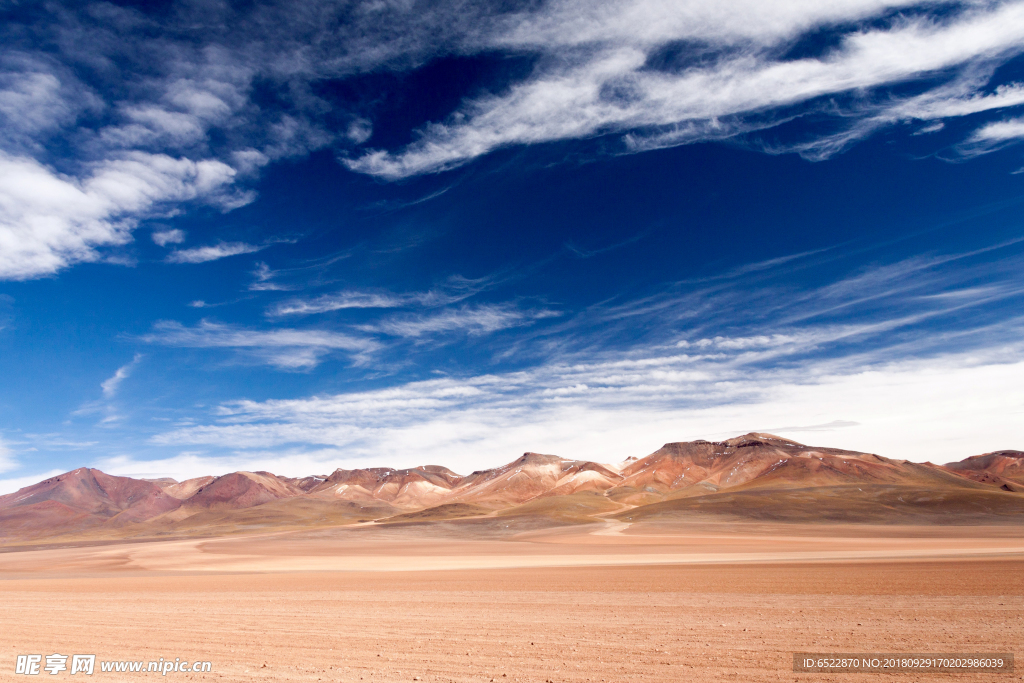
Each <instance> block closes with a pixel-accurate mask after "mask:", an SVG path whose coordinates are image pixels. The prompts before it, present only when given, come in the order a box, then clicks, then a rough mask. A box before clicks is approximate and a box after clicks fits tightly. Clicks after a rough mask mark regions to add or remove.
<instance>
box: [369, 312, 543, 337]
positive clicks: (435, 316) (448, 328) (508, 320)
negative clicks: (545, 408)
mask: <svg viewBox="0 0 1024 683" xmlns="http://www.w3.org/2000/svg"><path fill="white" fill-rule="evenodd" d="M559 315H561V314H560V313H558V312H557V311H549V310H541V311H523V310H520V309H517V308H514V307H513V306H510V305H507V304H481V305H478V306H463V307H461V308H452V309H447V310H443V311H440V312H438V313H430V314H409V315H402V316H396V317H393V318H389V319H386V320H382V321H381V322H377V323H373V324H370V325H360V326H358V329H361V330H363V331H365V332H378V333H383V334H387V335H391V336H394V337H411V338H415V337H422V336H425V335H428V334H436V333H444V332H462V333H465V334H469V335H481V334H489V333H491V332H497V331H498V330H504V329H508V328H510V327H519V326H522V325H529V324H531V323H533V322H534V321H536V320H540V319H542V318H552V317H557V316H559Z"/></svg>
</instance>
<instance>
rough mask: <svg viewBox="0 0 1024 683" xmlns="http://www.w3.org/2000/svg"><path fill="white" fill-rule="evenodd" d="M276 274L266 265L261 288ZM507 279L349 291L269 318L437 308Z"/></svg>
mask: <svg viewBox="0 0 1024 683" xmlns="http://www.w3.org/2000/svg"><path fill="white" fill-rule="evenodd" d="M272 275H273V274H272V273H270V271H269V269H267V268H266V266H265V265H263V266H262V267H261V269H259V270H258V271H257V274H256V276H257V279H258V280H259V282H258V283H257V286H259V285H260V283H262V282H264V281H266V280H269V279H270V278H271V277H272ZM506 279H507V276H503V275H502V274H495V275H489V276H486V277H481V278H474V279H470V278H465V277H462V276H460V275H453V276H451V277H448V278H447V279H446V280H445V281H444V282H442V283H440V284H439V285H438V286H437V287H434V288H433V289H430V290H427V291H425V292H403V293H392V292H384V291H365V290H363V291H361V290H352V289H348V290H343V291H340V292H332V293H330V294H322V295H320V296H317V297H312V298H301V297H295V298H293V299H289V300H287V301H282V302H279V303H277V304H274V305H273V306H271V307H270V308H268V309H267V316H268V317H271V318H279V317H285V316H290V315H314V314H318V313H329V312H331V311H341V310H345V309H348V308H407V307H420V306H422V307H427V308H436V307H439V306H448V305H451V304H455V303H458V302H460V301H464V300H465V299H468V298H470V297H472V296H475V295H477V294H479V293H480V292H483V291H485V290H487V289H490V288H492V287H494V286H495V285H496V284H499V283H500V282H503V281H504V280H506Z"/></svg>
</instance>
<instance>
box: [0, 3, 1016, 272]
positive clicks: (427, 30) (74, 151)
mask: <svg viewBox="0 0 1024 683" xmlns="http://www.w3.org/2000/svg"><path fill="white" fill-rule="evenodd" d="M98 7H99V6H94V5H89V6H88V7H86V6H82V7H80V8H79V7H67V8H64V10H63V11H61V12H59V13H51V12H40V13H29V14H27V15H24V16H23V17H22V16H19V17H14V16H12V17H9V21H8V23H7V24H6V28H7V31H6V32H5V34H4V37H5V39H6V40H7V43H6V45H5V46H6V47H7V48H8V49H7V51H6V52H5V53H4V55H3V56H2V58H0V119H2V121H0V124H2V125H0V149H2V150H3V152H2V154H0V244H2V245H3V249H0V278H4V279H26V278H33V277H40V276H46V275H50V274H53V273H55V272H58V271H60V270H61V269H63V268H66V267H68V266H70V265H72V264H74V263H78V262H82V261H100V260H102V259H103V258H104V253H105V251H106V250H108V249H110V248H113V247H119V246H123V245H126V244H128V243H129V242H130V240H131V234H132V232H133V230H135V229H136V228H137V227H138V225H139V224H140V223H141V222H142V221H143V220H145V219H146V218H148V217H152V216H161V215H166V214H169V213H175V212H178V211H181V210H183V209H185V208H187V205H189V204H191V203H205V204H210V205H213V206H216V207H219V208H221V209H222V210H231V209H232V208H235V207H238V206H241V205H244V204H246V203H247V202H250V201H252V200H253V198H254V196H255V195H254V194H253V192H252V191H251V190H250V189H249V184H250V183H251V182H252V179H254V178H255V177H256V176H257V175H258V173H259V172H260V169H261V168H263V167H265V166H266V165H267V164H269V163H272V162H274V161H276V160H280V159H284V158H288V157H295V156H301V155H304V154H307V153H308V152H310V151H311V150H315V149H320V148H323V147H328V146H330V147H333V148H334V149H335V151H336V152H337V153H338V154H339V155H340V157H342V158H343V159H345V160H346V163H347V164H348V165H349V167H350V168H352V169H353V170H356V171H358V172H362V173H369V174H372V175H376V176H378V177H382V178H402V177H407V176H411V175H416V174H422V173H432V172H436V171H440V170H443V169H446V168H451V167H454V166H457V165H459V164H463V163H466V162H467V161H470V160H472V159H475V158H478V157H480V156H482V155H485V154H488V153H489V152H491V151H493V150H495V149H499V148H502V147H507V146H511V145H532V144H537V143H544V142H551V141H559V140H570V139H581V138H588V137H594V136H604V135H616V136H619V137H620V138H621V141H622V144H621V146H619V147H618V149H617V151H618V152H622V153H630V152H641V151H644V150H647V149H652V148H657V147H664V146H669V145H679V144H688V143H692V142H697V141H708V140H720V139H723V138H727V137H735V136H744V135H748V134H750V133H753V132H755V131H765V130H766V129H769V128H771V127H773V126H776V125H777V124H779V123H781V122H785V121H793V120H796V119H798V118H801V117H809V118H813V119H814V120H815V121H816V122H818V123H820V124H822V125H815V126H814V127H813V128H814V130H815V131H818V132H816V133H814V134H810V133H809V135H810V137H809V138H808V139H806V140H797V141H785V140H783V141H764V140H762V141H757V140H753V139H751V140H750V144H752V145H755V146H761V147H762V148H764V149H766V150H767V151H795V152H799V153H802V154H804V155H805V156H807V157H809V158H823V157H825V156H828V155H830V154H834V153H837V152H839V151H841V150H843V149H845V148H846V147H847V146H849V145H850V144H852V143H853V142H855V141H856V140H859V139H862V138H864V137H865V136H868V135H871V134H872V133H873V132H875V131H877V130H880V129H881V128H883V127H886V126H892V125H897V124H899V123H901V122H905V121H927V122H935V124H936V125H937V124H938V123H942V122H943V121H946V120H950V119H954V118H957V117H963V116H968V115H972V116H977V115H979V114H984V113H986V112H989V113H992V112H1000V111H1001V110H1003V109H1007V108H1011V107H1019V106H1021V103H1022V100H1021V98H1022V96H1024V90H1022V86H1021V85H1020V84H1017V83H1005V82H1004V83H1000V82H995V81H993V77H1001V76H1000V75H999V74H1000V73H1001V72H1000V71H999V67H1000V66H1002V65H1005V64H1007V63H1009V62H1010V60H1012V59H1014V58H1015V57H1016V56H1018V55H1019V54H1020V53H1021V51H1022V50H1024V47H1022V46H1024V28H1022V27H1024V20H1022V17H1024V3H1021V2H1019V1H1009V0H1007V1H998V0H997V1H995V2H983V3H974V2H970V3H961V4H954V5H949V4H938V5H935V4H932V5H921V4H920V3H914V2H911V0H839V1H837V2H828V3H813V2H811V3H808V2H797V1H786V2H771V3H751V2H745V1H734V2H717V3H708V2H703V1H699V0H684V1H682V2H679V1H676V0H626V1H614V2H613V1H612V0H595V1H594V2H589V3H587V4H586V6H585V7H581V6H580V4H579V3H576V2H571V1H570V0H554V1H553V2H545V3H534V4H528V5H521V4H520V5H515V6H509V5H508V4H507V3H498V2H487V1H481V2H448V3H433V4H431V5H430V7H424V6H420V5H415V6H413V5H410V4H408V3H376V4H372V7H371V5H359V6H358V8H357V9H353V7H352V6H349V5H347V4H344V3H341V4H337V3H334V4H332V3H323V2H313V1H310V2H302V3H300V7H301V9H299V10H296V5H295V3H284V2H268V3H260V4H258V5H245V6H240V5H231V4H230V3H228V4H221V5H217V6H212V5H210V6H206V7H204V9H203V12H204V14H203V17H204V18H203V22H202V25H204V26H217V27H219V28H218V30H216V31H213V30H210V31H208V32H205V33H204V32H203V31H197V30H195V27H194V25H193V23H192V18H191V17H190V15H189V13H188V12H182V13H171V14H168V15H161V17H160V20H159V22H157V21H156V20H154V19H153V17H152V16H150V15H147V14H146V13H145V12H143V11H140V10H137V9H134V8H130V7H121V6H115V5H109V4H108V5H103V8H102V9H97V8H98ZM911 7H912V8H913V9H914V11H913V12H908V13H901V12H900V10H902V9H904V8H911ZM115 26H116V27H117V29H116V31H115V29H113V28H112V27H115ZM822 34H826V35H828V36H829V37H830V38H831V39H832V40H830V41H827V42H828V44H829V47H828V48H827V49H820V50H816V49H813V48H810V47H808V46H809V45H812V44H813V43H814V42H815V41H808V40H806V39H807V38H808V37H812V36H815V35H822ZM40 45H45V46H47V47H45V48H41V47H40ZM453 53H454V54H459V55H469V56H472V55H480V54H495V53H506V54H508V53H512V54H517V55H529V56H530V58H531V60H532V64H533V67H532V69H531V70H530V71H529V73H528V74H527V75H525V76H523V77H521V78H518V79H517V80H512V81H500V82H494V83H488V84H487V92H488V93H490V94H487V95H475V96H473V97H471V98H470V99H467V100H465V101H463V102H462V103H461V104H460V105H458V106H457V107H456V109H455V111H452V112H450V116H444V117H442V118H440V119H439V120H436V121H433V122H427V123H425V124H424V125H422V126H420V127H419V129H418V130H416V131H412V132H413V133H414V135H413V140H414V141H413V142H412V143H411V144H409V145H406V146H405V147H402V148H397V149H366V148H365V147H364V145H366V144H368V143H373V141H374V139H375V138H374V137H371V136H372V133H373V130H374V128H375V125H376V122H374V121H373V120H372V114H370V113H368V112H366V111H362V110H361V106H360V104H359V103H358V102H351V103H345V102H336V101H330V102H328V101H326V100H325V99H323V98H322V97H320V96H319V95H317V94H316V89H315V88H313V87H310V86H311V84H313V83H316V82H323V81H324V80H325V79H335V80H344V79H345V78H347V77H349V76H352V75H354V74H361V73H371V72H381V71H388V70H392V71H408V70H411V69H415V68H417V67H418V66H420V65H422V64H424V63H427V62H429V61H431V60H432V59H435V58H438V57H442V56H444V55H446V54H453ZM100 64H102V65H103V68H101V69H100V68H97V67H96V65H100ZM143 74H144V75H145V76H144V77H143V76H142V75H143ZM111 83H118V84H123V87H121V85H119V86H118V87H116V88H114V87H111V85H110V84H111ZM257 83H258V84H259V91H260V92H264V93H272V95H268V97H264V98H262V99H261V101H260V102H259V104H257V103H256V102H255V101H254V95H253V93H254V92H256V90H257V88H255V87H254V86H255V84H257ZM268 102H280V103H281V106H271V105H268V104H267V103H268ZM1015 120H1016V119H1008V120H1007V121H1005V122H1002V123H1000V122H991V121H990V122H989V123H984V122H980V127H979V129H978V133H977V135H976V137H977V140H975V143H970V142H969V141H968V143H969V144H968V145H967V147H966V148H965V149H966V151H967V152H968V153H979V152H981V151H986V150H987V149H990V148H991V143H992V142H993V141H994V140H996V139H998V140H1000V141H1001V143H1000V144H1005V143H1008V142H1013V141H1016V140H1018V139H1019V136H1018V135H1016V134H1015V133H1014V131H1015V130H1016V129H1015V128H1013V124H1012V122H1013V121H1015ZM989 124H991V125H992V127H991V128H990V127H989ZM417 125H418V124H417ZM933 128H934V126H933ZM822 130H825V131H826V132H821V131H822ZM981 140H984V141H985V143H986V144H985V145H981V144H976V143H978V141H981ZM986 145H987V146H986ZM55 149H61V150H66V154H65V156H64V158H62V159H59V160H55V159H54V158H53V156H52V150H55ZM158 239H160V238H158ZM168 243H171V242H168Z"/></svg>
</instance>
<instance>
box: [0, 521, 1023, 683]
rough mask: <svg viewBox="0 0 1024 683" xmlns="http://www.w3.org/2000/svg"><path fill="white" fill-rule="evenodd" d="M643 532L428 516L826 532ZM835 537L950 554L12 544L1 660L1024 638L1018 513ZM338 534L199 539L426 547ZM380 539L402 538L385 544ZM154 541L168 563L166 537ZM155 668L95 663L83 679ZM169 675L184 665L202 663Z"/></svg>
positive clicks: (222, 671) (597, 654) (782, 661)
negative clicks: (468, 563) (439, 560)
mask: <svg viewBox="0 0 1024 683" xmlns="http://www.w3.org/2000/svg"><path fill="white" fill-rule="evenodd" d="M636 531H637V530H635V529H633V530H629V531H628V532H627V535H629V536H632V537H633V538H632V539H631V540H630V541H629V542H627V543H625V544H623V543H618V542H614V541H615V537H614V536H613V537H612V538H611V540H612V541H613V542H612V543H611V544H609V543H608V537H607V536H606V537H605V538H604V540H600V542H599V543H597V545H596V547H598V548H599V549H600V550H595V549H594V548H595V545H594V544H590V545H588V543H587V542H586V540H587V539H586V537H585V536H581V535H580V534H579V532H578V531H572V532H559V533H560V534H561V536H559V534H558V533H556V534H554V535H552V534H543V533H542V534H539V535H535V536H534V537H533V539H532V540H531V541H529V542H525V543H524V542H523V541H521V540H519V541H509V540H483V539H480V540H478V541H475V542H474V541H464V542H462V541H460V542H455V541H451V542H449V544H448V545H447V546H446V545H445V543H444V542H443V541H441V540H440V539H429V538H428V539H424V538H422V533H421V534H419V535H420V536H421V538H420V542H421V543H427V542H428V541H429V545H430V546H432V547H433V548H434V551H435V554H434V556H437V553H438V552H440V551H441V550H444V549H447V551H448V552H449V554H450V555H451V556H459V557H470V558H473V557H477V558H479V557H487V556H492V557H493V556H499V557H508V556H517V555H524V556H530V557H558V558H572V557H574V556H575V557H593V556H595V555H600V554H602V553H606V554H607V555H608V558H609V560H611V559H612V558H614V557H627V556H628V555H629V554H630V551H631V550H632V549H637V550H639V552H641V553H643V554H652V551H651V548H658V549H659V551H661V552H664V553H666V554H668V555H679V554H685V553H686V551H687V550H690V551H692V552H694V553H698V554H699V553H706V552H709V549H712V550H715V551H716V552H718V553H720V554H721V553H728V552H729V548H732V549H733V550H734V551H735V552H736V553H739V554H750V553H752V552H756V551H757V550H758V549H757V548H755V547H753V546H752V544H753V545H756V539H757V538H761V539H762V546H763V547H761V548H760V549H759V550H760V551H762V552H776V553H779V552H786V551H787V550H794V549H797V548H801V547H802V546H803V545H804V544H806V542H807V541H806V539H807V538H815V537H816V536H814V534H812V533H810V531H809V530H807V529H785V528H779V529H775V530H774V533H766V532H767V531H771V530H770V529H769V530H766V529H757V530H756V532H757V533H753V534H750V533H737V532H736V531H733V532H732V537H731V539H730V536H729V533H707V534H704V535H702V534H694V533H692V532H688V535H675V537H674V538H673V536H674V535H673V534H672V533H668V534H665V533H663V532H664V530H662V531H660V532H658V533H657V534H655V533H653V532H654V531H657V530H655V529H650V530H648V531H650V532H652V533H651V535H650V536H649V537H648V538H643V537H642V536H643V534H637V533H636ZM718 531H721V530H718ZM787 533H788V535H787ZM414 535H416V534H415V533H414ZM659 535H660V536H661V537H662V538H661V540H660V541H659V540H658V539H657V538H655V537H656V536H659ZM828 535H831V536H833V537H836V538H840V537H841V538H842V539H846V540H845V541H842V540H837V541H836V543H835V544H834V545H833V546H829V548H834V547H837V546H839V547H848V548H854V549H855V548H858V547H860V546H861V545H862V544H867V545H873V546H874V547H876V548H878V547H882V548H889V549H890V550H893V551H895V550H898V549H899V548H900V547H902V548H904V549H911V550H913V549H917V550H920V549H921V548H922V547H926V548H930V549H931V550H930V553H931V554H932V555H933V556H935V555H937V556H941V555H943V554H946V555H952V556H954V557H953V558H952V559H928V560H921V559H917V560H912V559H907V558H906V557H903V558H898V559H896V560H884V561H883V560H874V561H861V562H837V561H825V560H826V559H827V558H822V560H821V561H816V562H790V563H768V564H765V563H752V562H750V561H743V560H742V558H739V557H737V558H736V559H737V561H734V562H730V563H727V564H678V565H663V564H656V565H640V564H637V565H629V566H568V567H525V568H523V567H520V568H507V567H506V568H501V569H452V570H448V571H430V570H424V571H403V572H382V571H312V572H310V571H280V570H278V571H266V572H263V573H253V572H240V571H237V570H232V571H231V572H229V573H222V572H220V571H217V570H216V569H215V568H214V567H212V566H210V567H206V568H197V567H195V566H193V567H192V568H191V569H188V568H185V567H184V566H178V567H176V568H175V571H173V572H171V573H168V572H165V571H162V570H161V568H160V567H158V566H155V565H152V566H149V567H145V568H144V567H141V566H137V565H134V566H133V565H132V564H131V563H121V564H116V563H114V564H111V562H112V561H113V557H114V556H111V555H109V553H110V552H112V551H114V550H118V549H119V550H121V551H124V550H125V549H126V547H109V546H108V547H104V548H86V549H69V550H48V551H38V552H25V553H5V554H3V555H0V572H2V574H0V576H2V577H3V578H4V579H6V580H2V581H0V594H2V595H0V624H3V629H2V640H0V649H2V650H3V651H2V652H0V662H5V663H4V664H2V665H0V680H25V679H24V677H21V676H14V675H13V670H14V658H15V655H17V654H25V653H38V654H51V653H53V652H60V653H63V654H71V653H95V654H97V655H98V657H99V659H101V660H102V659H139V660H146V661H148V660H151V659H157V658H159V657H164V658H165V659H167V658H170V659H173V658H174V657H182V658H187V659H190V660H196V659H201V660H210V661H211V662H213V673H212V674H205V678H206V679H208V680H224V681H250V680H252V681H316V680H323V681H359V680H363V681H367V682H369V681H382V682H383V681H413V680H415V679H416V678H419V679H420V680H422V681H490V680H491V679H494V680H500V681H581V682H582V681H594V682H596V681H607V682H610V681H626V680H628V681H641V680H643V681H651V680H654V681H680V680H687V681H718V680H722V681H784V680H795V681H815V682H817V681H829V680H836V681H845V680H849V681H870V680H872V679H873V676H874V675H872V674H848V675H834V676H821V675H816V674H813V675H812V674H793V673H792V671H791V661H792V653H793V652H794V651H837V652H843V651H845V652H851V651H852V652H958V651H960V652H979V651H987V652H993V651H1014V650H1015V649H1019V648H1020V645H1021V644H1022V643H1024V581H1022V580H1021V579H1022V577H1024V554H1022V553H1020V548H1021V545H1022V544H1021V539H1020V538H1019V532H1017V531H1013V530H999V529H994V530H989V532H987V537H986V532H984V530H982V532H981V533H979V530H977V529H975V530H973V531H969V532H967V533H963V534H960V533H959V532H958V531H957V530H946V532H945V533H940V532H937V530H936V529H922V530H919V532H918V533H916V534H915V533H914V532H913V530H909V531H908V530H907V529H901V530H900V529H898V530H889V533H888V536H889V538H888V540H886V538H884V536H885V535H886V534H885V532H884V530H883V531H879V532H878V533H877V534H873V533H865V529H848V530H846V533H839V534H837V533H836V531H835V530H834V529H833V530H832V533H831V534H828ZM666 536H667V537H669V538H670V539H671V540H670V542H666V541H665V537H666ZM901 536H902V537H903V538H900V537H901ZM928 536H931V538H927V537H928ZM957 536H960V537H959V538H957ZM723 537H724V538H723ZM346 538H348V542H344V541H345V539H346ZM894 539H896V540H899V541H900V542H899V543H898V544H897V543H895V542H894ZM336 542H337V545H335V546H332V543H331V542H330V537H329V538H328V539H326V540H325V539H324V538H319V539H310V538H307V537H305V536H302V535H299V536H298V537H295V536H291V537H288V536H282V537H269V538H265V539H263V540H260V541H257V540H256V539H250V540H249V541H248V542H243V540H242V539H231V540H224V541H215V542H208V545H207V546H206V547H207V548H208V549H209V550H210V553H208V554H212V555H216V556H217V557H226V556H230V555H231V553H230V551H232V550H234V551H238V552H241V551H242V550H243V549H244V550H245V555H244V557H247V558H252V557H256V558H261V557H267V558H272V559H274V560H275V562H277V563H280V562H283V561H284V560H286V559H287V558H288V557H292V558H293V559H294V558H309V557H316V555H315V554H314V553H313V552H312V548H315V547H317V548H319V549H320V552H321V555H320V556H321V557H324V556H326V557H329V558H335V559H336V558H338V557H359V556H360V553H371V552H372V555H373V556H375V557H381V556H390V557H392V558H393V559H394V560H395V561H399V562H402V563H415V562H416V561H417V560H418V559H419V560H422V559H423V557H424V555H422V552H423V550H422V548H421V546H418V545H417V543H416V542H415V541H414V539H413V538H411V537H410V535H409V534H407V533H404V532H403V533H397V534H394V535H393V537H391V536H389V533H382V532H379V531H375V532H374V534H371V535H367V536H366V537H365V540H363V541H359V542H362V543H364V544H365V546H364V547H362V548H360V547H358V542H357V543H356V545H355V546H353V545H352V543H353V539H352V538H350V537H347V535H346V534H341V535H340V536H337V537H336ZM237 543H241V545H236V544H237ZM474 543H478V544H479V545H477V546H474ZM631 544H632V545H631ZM659 544H660V545H659ZM243 546H247V547H245V548H243ZM1014 546H1015V547H1016V551H1014V549H1013V548H1014ZM332 547H333V550H332ZM474 547H475V548H476V550H478V551H479V552H477V553H474V552H473V548H474ZM982 547H989V548H993V547H1000V548H1002V551H1001V552H1000V554H1001V555H1002V557H989V558H983V559H979V558H977V557H967V556H965V557H955V555H956V553H957V552H958V551H960V550H963V549H971V548H974V549H977V548H982ZM382 548H383V549H385V550H389V552H388V553H385V555H381V552H383V551H382ZM339 549H342V550H339ZM826 550H828V548H826ZM147 551H148V552H149V553H150V555H149V556H148V557H149V558H150V560H149V561H150V562H154V561H155V560H154V558H155V557H157V555H154V554H153V553H154V552H155V550H154V548H148V550H147ZM299 551H301V552H299ZM101 552H102V553H108V554H107V555H104V557H105V558H106V559H104V560H103V561H102V562H94V563H92V564H91V565H90V564H89V563H88V562H86V563H84V564H81V565H79V566H77V567H73V566H70V565H68V566H64V567H58V566H55V565H54V564H52V560H53V559H54V555H55V554H59V553H65V560H67V559H69V555H68V553H70V554H73V555H75V556H76V557H78V558H79V559H81V560H83V561H84V560H85V559H86V558H87V557H89V556H92V557H93V559H94V560H95V559H96V555H97V553H101ZM346 553H348V554H346ZM201 554H202V553H201V551H200V555H201ZM367 556H368V555H367ZM33 563H34V565H33ZM278 566H282V565H280V564H279V565H278ZM292 569H300V567H298V566H293V567H292ZM1018 656H1020V652H1018ZM264 665H265V666H264ZM1022 673H1024V672H1022V671H1021V667H1020V666H1019V665H1018V671H1017V673H1015V674H1013V675H1012V677H1011V676H1005V675H1003V676H998V677H997V678H996V677H993V675H991V674H988V675H978V674H976V675H952V674H941V675H940V674H933V675H931V676H930V677H929V676H928V675H909V674H903V675H893V674H886V675H885V680H887V681H891V680H896V681H925V680H942V681H957V680H972V681H992V680H1019V679H1020V678H1021V676H1022ZM66 675H67V673H66V672H65V673H64V674H62V675H61V676H66ZM43 676H45V678H46V679H47V680H58V679H59V678H60V677H61V676H54V677H51V676H48V675H46V674H45V673H44V674H43ZM152 676H154V674H148V675H147V674H135V675H131V674H120V675H117V674H101V673H100V672H98V671H97V673H96V674H95V678H94V679H90V680H111V681H113V680H132V679H137V678H139V677H142V678H146V677H150V678H151V677H152ZM168 677H169V678H172V679H173V678H178V679H182V680H191V679H192V674H184V673H177V674H175V673H170V674H168ZM196 678H199V679H202V678H203V675H201V674H197V675H196ZM29 680H31V679H29Z"/></svg>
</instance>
